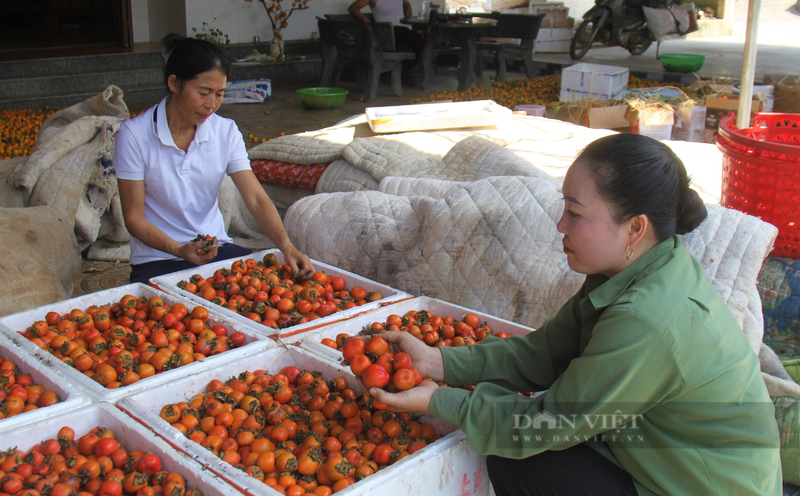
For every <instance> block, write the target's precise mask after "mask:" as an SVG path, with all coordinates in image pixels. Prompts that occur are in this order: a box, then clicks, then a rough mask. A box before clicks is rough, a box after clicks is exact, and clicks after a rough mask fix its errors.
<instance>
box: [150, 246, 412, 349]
mask: <svg viewBox="0 0 800 496" xmlns="http://www.w3.org/2000/svg"><path fill="white" fill-rule="evenodd" d="M267 253H274V254H275V256H276V257H278V263H280V264H282V263H284V260H283V254H282V253H281V252H280V250H264V251H259V252H255V253H253V254H251V255H248V256H246V257H235V258H231V259H229V260H222V261H220V262H215V263H210V264H206V265H203V266H201V267H194V268H191V269H186V270H182V271H180V272H173V273H172V274H167V275H163V276H159V277H154V278H153V279H151V280H150V284H153V285H155V286H157V287H158V288H159V289H162V290H163V291H166V292H168V293H172V294H175V295H179V296H181V297H185V298H189V299H190V300H192V301H196V302H198V303H201V304H203V305H206V306H211V307H213V308H214V309H215V310H217V311H218V312H219V313H221V314H223V315H226V316H227V317H229V318H231V319H233V320H235V321H237V322H239V323H241V324H244V325H246V326H248V327H250V328H251V329H255V330H256V331H258V332H260V333H263V334H265V335H269V336H275V337H278V335H280V336H281V337H284V336H292V335H295V334H298V333H301V332H305V331H307V330H309V329H315V328H318V327H321V326H325V325H327V324H330V323H332V322H338V321H341V320H347V319H349V318H352V317H353V316H355V315H358V314H361V313H363V312H368V311H372V310H375V309H376V308H380V307H381V306H383V305H386V304H388V303H391V302H395V301H399V300H405V299H407V298H411V295H409V294H408V293H405V292H403V291H400V290H397V289H394V288H391V287H389V286H386V285H383V284H380V283H377V282H375V281H371V280H369V279H367V278H365V277H361V276H359V275H356V274H353V273H351V272H347V271H346V270H342V269H337V268H336V267H333V266H332V265H328V264H325V263H322V262H319V261H317V260H312V261H311V262H312V263H313V264H314V268H315V269H316V270H321V271H323V272H325V273H326V274H327V275H328V276H336V277H342V278H344V280H345V282H346V283H347V288H348V289H349V288H352V287H353V286H361V287H363V288H364V289H366V290H367V291H378V292H379V293H380V294H382V295H383V299H382V300H378V301H373V302H371V303H366V304H364V305H361V306H360V307H355V308H351V309H349V310H344V311H342V312H336V313H333V314H331V315H329V316H327V317H323V318H320V319H317V320H314V321H311V322H307V323H305V324H299V325H296V326H291V327H288V328H286V329H282V330H281V331H280V332H279V331H276V330H275V329H271V328H269V327H266V326H264V325H261V324H259V323H257V322H253V321H252V320H250V319H248V318H247V317H245V316H244V315H240V314H238V313H236V312H234V311H232V310H228V309H227V308H225V307H223V306H220V305H215V304H213V303H211V302H209V301H207V300H204V299H203V298H202V297H200V296H198V295H195V294H192V293H190V292H188V291H184V290H183V289H181V288H179V287H178V283H179V282H180V281H188V280H189V278H190V277H191V276H193V275H194V274H200V275H201V276H203V277H205V278H209V277H211V276H212V274H214V272H216V271H217V269H221V268H226V269H230V268H231V265H232V264H233V262H234V261H235V260H240V259H247V258H253V259H255V260H257V261H260V260H261V259H263V258H264V255H266V254H267Z"/></svg>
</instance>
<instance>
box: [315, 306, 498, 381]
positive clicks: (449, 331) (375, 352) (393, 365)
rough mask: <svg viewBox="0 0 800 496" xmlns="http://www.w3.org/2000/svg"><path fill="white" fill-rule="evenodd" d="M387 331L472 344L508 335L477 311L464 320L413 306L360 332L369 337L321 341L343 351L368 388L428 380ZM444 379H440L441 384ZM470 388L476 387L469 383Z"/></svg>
mask: <svg viewBox="0 0 800 496" xmlns="http://www.w3.org/2000/svg"><path fill="white" fill-rule="evenodd" d="M383 332H408V333H409V334H411V335H412V336H415V337H416V338H417V339H419V340H421V341H422V342H424V343H425V344H427V345H428V346H433V347H439V346H469V345H473V344H477V343H480V342H481V341H483V340H484V339H486V338H488V337H489V336H495V337H498V338H507V337H510V336H511V335H510V334H508V333H506V332H498V333H497V334H494V333H493V332H492V328H491V327H490V326H489V324H487V323H486V322H484V323H481V321H480V317H478V316H477V315H475V314H473V313H468V314H464V315H463V317H462V320H456V319H455V318H453V317H450V316H446V317H440V316H438V315H434V314H432V313H430V312H428V311H427V310H419V311H417V310H409V311H408V312H406V314H405V315H404V316H402V317H401V316H399V315H395V314H392V315H389V316H388V317H387V318H386V321H385V322H373V323H372V324H370V325H369V326H367V327H365V328H364V329H362V330H361V332H360V333H359V334H360V335H362V336H367V335H371V336H372V338H371V339H370V340H369V341H365V340H363V339H354V336H351V335H349V334H346V333H340V334H338V335H337V336H336V339H335V340H333V339H330V338H324V339H322V341H321V343H322V344H324V345H325V346H329V347H331V348H333V349H335V350H341V351H342V357H343V359H344V363H345V365H350V370H351V371H352V372H353V373H354V374H355V375H357V376H360V377H361V380H362V381H364V385H365V386H366V387H367V388H372V387H378V388H382V389H386V390H388V391H390V392H397V391H405V390H407V389H411V388H412V387H414V386H418V385H419V384H420V382H422V381H423V380H425V378H423V377H422V374H420V372H419V370H417V369H416V367H414V366H413V364H412V363H411V357H410V356H409V355H408V354H407V353H397V354H395V353H394V352H393V351H392V350H391V348H389V345H388V343H387V342H386V340H385V339H383V338H382V337H380V335H379V334H380V333H383ZM443 384H444V383H442V382H440V383H439V385H443ZM465 388H466V389H474V387H473V386H466V387H465Z"/></svg>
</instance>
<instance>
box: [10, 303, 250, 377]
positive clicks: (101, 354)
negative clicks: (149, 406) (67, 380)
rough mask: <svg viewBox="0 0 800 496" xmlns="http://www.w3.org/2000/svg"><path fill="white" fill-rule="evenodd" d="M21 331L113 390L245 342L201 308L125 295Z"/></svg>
mask: <svg viewBox="0 0 800 496" xmlns="http://www.w3.org/2000/svg"><path fill="white" fill-rule="evenodd" d="M20 334H22V335H23V336H24V337H25V338H27V339H29V340H30V341H31V342H33V343H35V344H36V345H37V346H39V347H40V348H42V349H44V350H47V351H49V352H50V353H52V354H53V355H55V356H56V357H58V358H59V359H61V361H63V362H64V363H66V364H67V365H70V366H72V367H74V368H76V369H77V370H78V371H80V372H83V374H85V375H86V376H88V377H90V378H92V379H94V380H96V381H97V382H99V383H100V384H102V385H103V386H105V387H107V388H112V389H113V388H118V387H122V386H128V385H130V384H133V383H134V382H137V381H139V380H141V379H146V378H148V377H150V376H152V375H155V374H159V373H161V372H165V371H167V370H170V369H174V368H177V367H181V366H183V365H188V364H190V363H192V362H195V361H197V360H202V359H204V358H206V357H208V356H211V355H218V354H220V353H223V352H225V351H227V350H229V349H231V348H238V347H239V346H242V345H244V343H245V336H244V334H242V333H241V332H234V333H232V334H231V335H230V336H229V335H228V329H227V328H226V327H225V326H222V325H213V326H210V325H209V322H208V310H207V309H205V308H204V307H201V306H198V307H195V308H193V309H192V310H191V311H190V310H189V308H188V307H187V306H186V305H184V304H183V303H176V304H174V305H172V306H171V307H170V306H169V305H165V304H164V301H163V300H162V299H161V298H159V297H158V296H153V297H151V298H149V299H148V298H147V297H146V296H141V297H139V298H136V297H135V296H131V295H125V296H123V297H122V298H121V299H120V300H119V301H118V302H116V303H114V304H108V305H92V306H91V307H89V308H87V309H86V310H85V311H84V310H80V309H77V308H76V309H73V310H71V311H70V312H69V313H68V314H64V315H60V314H59V313H58V312H48V313H47V315H45V316H44V320H40V321H37V322H35V323H34V324H33V325H32V326H30V327H29V328H27V329H26V330H25V331H24V332H20Z"/></svg>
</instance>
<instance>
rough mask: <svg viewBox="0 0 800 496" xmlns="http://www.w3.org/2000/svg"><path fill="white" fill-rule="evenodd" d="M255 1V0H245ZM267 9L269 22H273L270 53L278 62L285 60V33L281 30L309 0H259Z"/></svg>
mask: <svg viewBox="0 0 800 496" xmlns="http://www.w3.org/2000/svg"><path fill="white" fill-rule="evenodd" d="M245 1H246V2H253V1H255V0H245ZM290 1H291V5H292V6H291V8H290V9H289V10H288V12H287V11H286V5H288V4H289V3H290ZM258 2H259V3H261V5H263V6H264V10H266V11H267V16H268V17H269V22H270V24H272V39H271V40H270V42H269V45H270V55H272V56H273V57H274V58H275V60H277V61H278V62H280V61H282V60H283V34H281V30H282V29H283V28H285V27H287V26H289V17H291V15H292V13H293V12H294V11H295V10H305V9H307V8H308V7H307V5H306V4H307V3H308V0H258Z"/></svg>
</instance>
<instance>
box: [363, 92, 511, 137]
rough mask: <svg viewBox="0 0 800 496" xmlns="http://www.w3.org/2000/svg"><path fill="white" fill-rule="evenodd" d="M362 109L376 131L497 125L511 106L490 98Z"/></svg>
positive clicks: (506, 119)
mask: <svg viewBox="0 0 800 496" xmlns="http://www.w3.org/2000/svg"><path fill="white" fill-rule="evenodd" d="M365 112H366V115H367V122H368V123H369V127H370V128H371V129H372V131H373V132H376V133H400V132H406V131H426V130H434V129H456V128H465V127H484V126H497V125H500V124H503V123H505V122H508V121H509V120H511V110H510V109H508V108H506V107H503V106H502V105H498V104H496V103H495V102H493V101H491V100H475V101H470V102H440V103H421V104H416V105H397V106H393V107H368V108H367V109H366V111H365Z"/></svg>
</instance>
